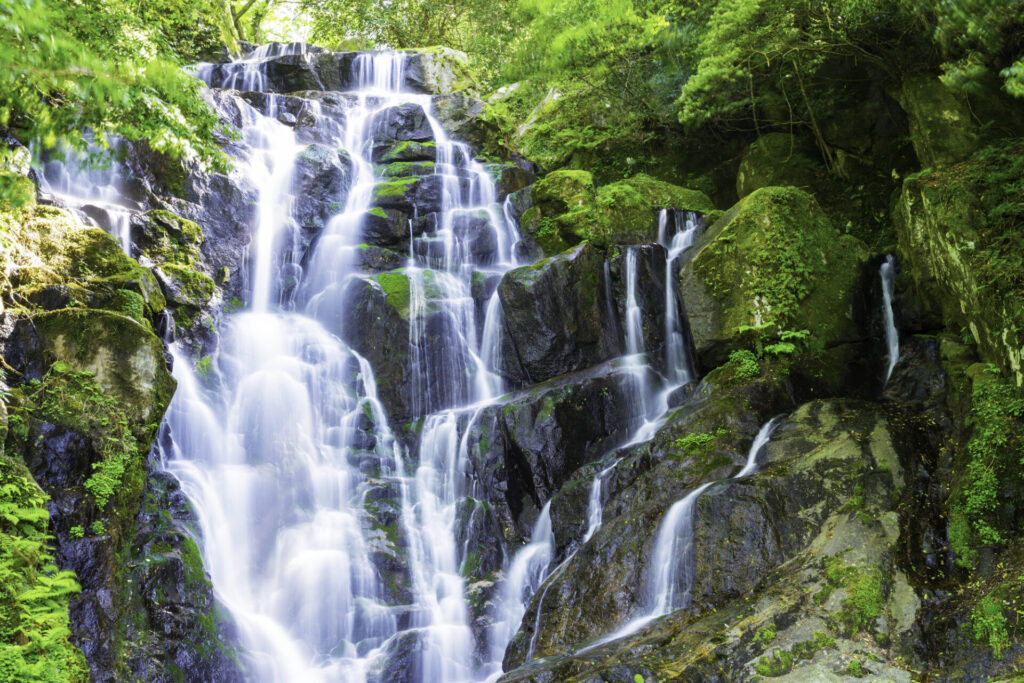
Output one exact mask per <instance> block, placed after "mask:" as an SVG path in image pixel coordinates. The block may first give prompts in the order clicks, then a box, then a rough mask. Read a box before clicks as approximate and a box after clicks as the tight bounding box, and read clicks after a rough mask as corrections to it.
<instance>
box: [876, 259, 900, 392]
mask: <svg viewBox="0 0 1024 683" xmlns="http://www.w3.org/2000/svg"><path fill="white" fill-rule="evenodd" d="M895 268H896V261H895V259H894V258H893V256H892V254H889V255H888V256H886V257H885V261H884V262H882V266H881V267H880V268H879V277H880V278H881V280H882V318H883V320H884V321H885V348H886V351H887V352H888V356H887V361H888V364H887V365H886V368H885V382H888V381H889V378H890V377H892V371H893V369H894V368H895V367H896V363H897V361H899V359H900V333H899V332H898V331H897V330H896V316H895V315H894V314H893V310H892V299H893V288H894V286H895V284H894V280H895Z"/></svg>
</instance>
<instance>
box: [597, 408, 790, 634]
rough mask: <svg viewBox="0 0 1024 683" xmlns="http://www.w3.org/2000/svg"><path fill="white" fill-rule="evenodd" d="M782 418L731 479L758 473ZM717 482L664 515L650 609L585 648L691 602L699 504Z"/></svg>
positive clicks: (766, 429) (649, 585) (649, 581)
mask: <svg viewBox="0 0 1024 683" xmlns="http://www.w3.org/2000/svg"><path fill="white" fill-rule="evenodd" d="M782 417H783V416H781V415H780V416H776V417H773V418H772V419H771V420H769V421H768V422H766V423H765V424H764V425H762V426H761V429H760V430H758V433H757V436H756V437H754V442H753V443H752V444H751V446H750V450H749V451H747V461H746V463H745V464H744V466H743V467H742V468H741V469H740V471H739V472H737V473H736V474H735V475H733V476H732V477H731V479H741V478H743V477H748V476H750V475H751V474H754V473H756V472H757V470H758V468H759V457H760V455H761V453H762V452H763V451H764V449H765V446H767V445H768V442H769V440H770V439H771V436H772V433H774V431H775V430H776V428H778V425H779V422H780V421H781V420H782ZM717 483H720V482H714V481H712V482H707V483H705V484H702V485H700V486H698V487H697V488H695V489H693V490H692V491H690V492H689V493H687V494H686V495H685V496H683V497H682V498H681V499H680V500H678V501H676V502H675V503H673V504H672V507H670V508H669V509H668V511H667V512H666V513H665V516H664V517H662V520H661V524H659V525H658V533H657V535H656V536H655V539H654V547H653V549H652V557H651V564H650V567H649V570H648V574H647V578H646V598H645V599H646V603H647V607H646V612H645V613H644V614H643V615H641V616H639V617H637V618H636V619H633V620H631V621H629V622H627V623H626V624H625V625H623V626H622V628H620V629H618V630H617V631H615V632H614V633H612V634H610V635H608V636H605V637H603V638H601V639H599V640H597V641H596V642H594V643H591V644H590V645H588V646H587V647H586V648H584V650H589V649H593V648H595V647H598V646H599V645H603V644H604V643H609V642H611V641H613V640H618V639H619V638H623V637H625V636H628V635H631V634H633V633H636V632H637V631H639V630H640V629H641V628H643V627H644V626H646V625H647V624H649V623H650V622H651V621H653V620H655V619H657V618H658V617H661V616H664V615H666V614H668V613H670V612H673V611H675V610H678V609H682V608H684V607H688V606H689V605H690V600H691V595H690V591H691V589H692V586H693V550H694V547H693V546H694V537H693V525H694V516H695V513H696V505H697V501H699V500H700V497H701V495H702V494H703V493H704V492H705V491H706V490H707V489H708V488H709V487H711V486H713V485H714V484H717Z"/></svg>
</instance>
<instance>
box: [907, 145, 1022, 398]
mask: <svg viewBox="0 0 1024 683" xmlns="http://www.w3.org/2000/svg"><path fill="white" fill-rule="evenodd" d="M1021 154H1022V147H1021V145H1020V144H1018V145H1016V146H1015V147H1010V148H1008V149H1007V150H1006V153H1005V154H1004V155H993V156H984V155H978V156H977V157H976V158H974V159H972V160H970V161H967V162H964V163H962V164H957V165H955V166H951V167H950V168H948V169H946V170H941V171H931V172H928V173H925V174H923V175H920V176H917V177H912V178H908V179H907V180H906V181H905V182H904V183H903V190H902V192H901V193H900V196H899V200H898V202H897V205H896V209H895V212H894V225H895V228H896V237H897V240H898V244H899V254H900V263H901V264H902V266H903V267H904V268H906V269H907V270H908V271H909V273H910V276H911V279H912V281H913V286H914V288H915V289H916V290H917V291H916V294H917V295H918V296H919V297H921V298H922V299H924V300H927V301H929V302H931V303H932V305H933V307H934V308H936V309H938V310H941V311H942V314H943V317H944V318H945V319H946V320H948V321H955V322H956V323H958V324H959V325H960V326H962V327H964V328H966V329H967V330H969V331H970V334H971V336H972V337H973V338H974V340H975V342H976V343H977V344H978V349H979V352H980V354H981V356H982V358H983V359H985V360H987V361H989V362H992V363H995V364H997V365H998V366H999V367H1000V369H1002V370H1003V372H1006V373H1008V374H1010V375H1011V376H1012V377H1013V380H1014V383H1015V384H1016V385H1017V387H1024V308H1022V306H1021V301H1022V297H1024V276H1022V269H1021V258H1022V254H1024V238H1022V236H1021V233H1020V225H1019V220H1020V214H1019V212H1018V213H1017V214H1016V215H1015V216H1014V215H1013V214H1011V216H1010V218H1009V219H1006V218H1005V217H1000V216H997V215H996V214H997V213H998V212H999V210H1000V207H1008V206H1012V202H1014V201H1015V200H1014V197H1013V195H1012V194H1009V193H1008V189H1009V188H1012V181H1007V182H1006V185H1005V186H1003V185H1000V183H1001V182H1003V181H1001V180H997V181H995V182H993V179H994V178H997V177H1001V176H1004V175H1007V174H1008V175H1009V176H1011V177H1013V176H1015V177H1017V178H1019V170H1016V171H1015V170H1014V169H1017V168H1018V167H1019V165H1020V161H1019V160H1020V159H1021V158H1022V157H1021ZM997 173H998V174H999V175H998V176H997Z"/></svg>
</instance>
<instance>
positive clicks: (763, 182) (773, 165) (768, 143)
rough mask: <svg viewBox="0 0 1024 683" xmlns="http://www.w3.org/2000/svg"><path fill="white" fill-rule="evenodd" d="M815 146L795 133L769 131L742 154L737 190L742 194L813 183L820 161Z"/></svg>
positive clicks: (737, 175) (808, 185)
mask: <svg viewBox="0 0 1024 683" xmlns="http://www.w3.org/2000/svg"><path fill="white" fill-rule="evenodd" d="M814 155H815V150H814V147H813V146H812V145H809V144H807V143H806V142H804V141H803V140H801V139H799V138H797V137H796V136H795V135H790V134H788V133H768V134H767V135H763V136H761V137H760V138H758V139H757V140H755V141H754V142H752V143H751V145H750V147H748V148H747V151H746V152H745V153H744V154H743V160H742V161H740V168H739V171H738V172H737V174H736V194H737V195H739V196H740V197H741V198H742V197H746V196H747V195H748V194H750V193H751V192H753V191H754V190H757V189H759V188H762V187H770V186H773V185H774V186H781V185H793V186H796V187H801V188H808V187H813V186H814V185H815V180H816V178H815V176H816V171H817V169H818V167H819V166H820V164H819V163H817V161H816V160H815V158H814Z"/></svg>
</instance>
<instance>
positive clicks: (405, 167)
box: [377, 161, 434, 178]
mask: <svg viewBox="0 0 1024 683" xmlns="http://www.w3.org/2000/svg"><path fill="white" fill-rule="evenodd" d="M433 172H434V162H433V161H394V162H392V163H390V164H381V165H378V166H377V175H379V176H382V177H384V178H404V177H406V176H419V175H430V174H432V173H433Z"/></svg>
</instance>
